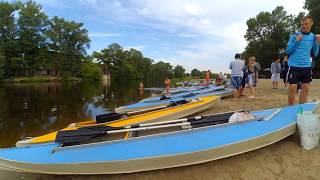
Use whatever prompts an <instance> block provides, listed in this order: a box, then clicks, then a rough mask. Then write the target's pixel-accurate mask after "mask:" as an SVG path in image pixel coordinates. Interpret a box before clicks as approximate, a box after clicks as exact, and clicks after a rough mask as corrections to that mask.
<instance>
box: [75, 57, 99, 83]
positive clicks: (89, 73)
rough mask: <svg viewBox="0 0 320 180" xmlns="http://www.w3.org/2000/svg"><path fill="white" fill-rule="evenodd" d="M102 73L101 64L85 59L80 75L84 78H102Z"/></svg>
mask: <svg viewBox="0 0 320 180" xmlns="http://www.w3.org/2000/svg"><path fill="white" fill-rule="evenodd" d="M101 74H102V71H101V68H100V66H99V64H96V63H93V62H91V61H85V62H84V63H83V64H82V66H81V72H80V77H81V78H83V79H91V80H100V79H101Z"/></svg>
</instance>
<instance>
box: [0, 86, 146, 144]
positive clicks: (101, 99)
mask: <svg viewBox="0 0 320 180" xmlns="http://www.w3.org/2000/svg"><path fill="white" fill-rule="evenodd" d="M137 87H138V83H137V82H122V83H101V82H72V83H70V82H68V83H18V84H12V83H10V84H0V148H5V147H12V146H14V145H15V143H16V141H18V140H21V139H23V138H25V137H29V136H31V137H33V136H39V135H42V134H46V133H49V132H52V131H55V130H58V129H61V128H64V127H66V126H67V125H69V124H70V123H73V122H79V121H84V120H88V119H94V118H95V116H96V115H99V114H103V113H107V112H108V111H112V110H114V108H115V107H117V106H121V105H126V104H130V103H134V102H137V101H139V100H141V99H142V98H145V97H148V96H151V93H148V92H144V93H141V92H139V90H138V88H137Z"/></svg>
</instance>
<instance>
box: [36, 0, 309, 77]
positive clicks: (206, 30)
mask: <svg viewBox="0 0 320 180" xmlns="http://www.w3.org/2000/svg"><path fill="white" fill-rule="evenodd" d="M35 1H36V2H37V3H39V4H41V5H42V8H43V10H44V11H45V13H46V14H47V15H49V17H53V16H59V17H63V18H65V19H66V20H69V21H76V22H82V23H84V28H86V29H87V30H88V31H89V37H90V39H91V43H90V49H88V54H91V53H92V52H93V51H100V50H101V49H104V48H106V47H107V46H108V45H109V44H111V43H118V44H120V45H121V46H122V47H123V48H125V49H130V48H134V49H137V50H139V51H141V52H142V53H143V54H144V56H145V57H149V58H152V59H154V61H155V62H158V61H160V60H161V61H164V62H169V63H170V64H172V65H173V66H176V65H182V66H183V67H184V68H185V69H186V70H187V72H190V71H191V70H192V69H194V68H196V69H199V70H211V71H212V72H216V73H217V72H229V70H228V68H229V63H230V61H232V60H233V59H234V54H235V53H237V52H239V53H241V52H243V51H244V49H245V46H246V44H247V43H246V41H245V39H244V35H245V33H246V29H247V26H246V21H247V20H248V19H249V18H253V17H255V16H256V15H257V14H258V13H259V12H261V11H269V12H271V11H272V10H273V9H274V8H275V7H276V6H279V5H281V6H284V8H285V10H286V11H287V12H288V13H289V14H293V15H297V14H298V13H299V12H301V11H304V9H303V5H304V0H223V1H213V0H35ZM258 61H259V60H258Z"/></svg>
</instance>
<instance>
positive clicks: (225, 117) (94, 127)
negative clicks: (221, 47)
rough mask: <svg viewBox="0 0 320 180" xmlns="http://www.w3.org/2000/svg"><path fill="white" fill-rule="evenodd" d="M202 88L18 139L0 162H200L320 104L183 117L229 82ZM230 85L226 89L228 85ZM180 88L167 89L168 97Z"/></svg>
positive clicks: (134, 168) (131, 168) (130, 167)
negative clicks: (146, 107) (145, 107)
mask: <svg viewBox="0 0 320 180" xmlns="http://www.w3.org/2000/svg"><path fill="white" fill-rule="evenodd" d="M207 88H208V89H209V87H207ZM205 89H206V88H202V89H200V88H199V89H197V90H195V91H198V92H199V91H200V92H204V93H208V95H203V96H200V94H201V93H198V94H197V95H195V96H194V98H190V97H188V98H189V99H188V98H184V99H183V100H185V101H186V102H184V103H181V104H176V105H174V106H168V107H166V108H159V109H155V110H151V111H148V112H145V113H142V114H138V115H131V116H128V117H124V116H119V114H116V113H114V114H109V115H103V116H99V117H97V120H95V121H94V120H92V121H85V122H80V123H74V124H71V125H70V126H68V127H66V128H64V129H62V130H59V131H56V132H53V133H50V134H46V135H43V136H39V137H34V138H28V139H24V140H21V141H18V142H17V144H16V145H17V146H18V147H14V148H6V149H0V166H1V167H3V168H5V169H7V170H13V171H21V172H33V173H46V174H117V173H131V172H139V171H147V170H155V169H164V168H171V167H178V166H185V165H190V164H197V163H202V162H207V161H211V160H215V159H220V158H224V157H228V156H232V155H236V154H240V153H243V152H247V151H251V150H254V149H257V148H260V147H264V146H266V145H269V144H271V143H274V142H277V141H279V140H281V139H283V138H285V137H287V136H289V135H291V134H292V133H294V132H295V130H296V112H297V110H298V109H302V110H304V111H306V110H309V111H314V112H315V111H318V108H319V104H318V103H317V102H314V103H307V104H302V105H296V106H288V107H283V108H275V109H266V110H261V111H252V112H248V111H234V112H225V113H219V114H211V115H206V116H194V117H188V118H182V117H187V116H190V115H191V114H195V113H198V112H200V111H203V110H205V109H208V108H210V107H212V106H213V105H214V104H216V103H218V102H219V101H220V98H221V97H220V96H216V95H212V94H210V93H212V92H213V91H215V92H223V91H225V90H227V89H219V90H212V91H208V89H207V91H206V90H205ZM212 89H213V88H212ZM229 91H230V92H229V95H230V94H231V93H232V90H230V89H229ZM209 92H210V93H209ZM193 93H194V94H196V93H195V92H193ZM226 94H227V93H225V94H220V95H226ZM181 96H184V95H181ZM181 96H170V95H169V96H168V97H167V100H168V99H171V100H175V98H181ZM157 98H160V97H157ZM155 100H156V98H150V99H145V100H143V101H141V102H139V103H153V102H157V101H155ZM159 101H160V102H161V101H162V100H160V99H159ZM179 101H180V100H179ZM163 102H165V101H163ZM151 109H152V108H151ZM237 114H245V115H246V117H247V119H245V120H244V121H231V119H235V118H234V117H235V115H237Z"/></svg>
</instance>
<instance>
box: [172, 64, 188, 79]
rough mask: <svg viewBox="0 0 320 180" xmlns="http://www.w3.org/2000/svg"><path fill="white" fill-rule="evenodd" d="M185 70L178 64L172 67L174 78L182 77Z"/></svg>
mask: <svg viewBox="0 0 320 180" xmlns="http://www.w3.org/2000/svg"><path fill="white" fill-rule="evenodd" d="M185 72H186V70H185V69H184V68H183V67H182V66H180V65H177V66H176V67H174V69H173V73H174V77H175V78H184V76H185Z"/></svg>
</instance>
